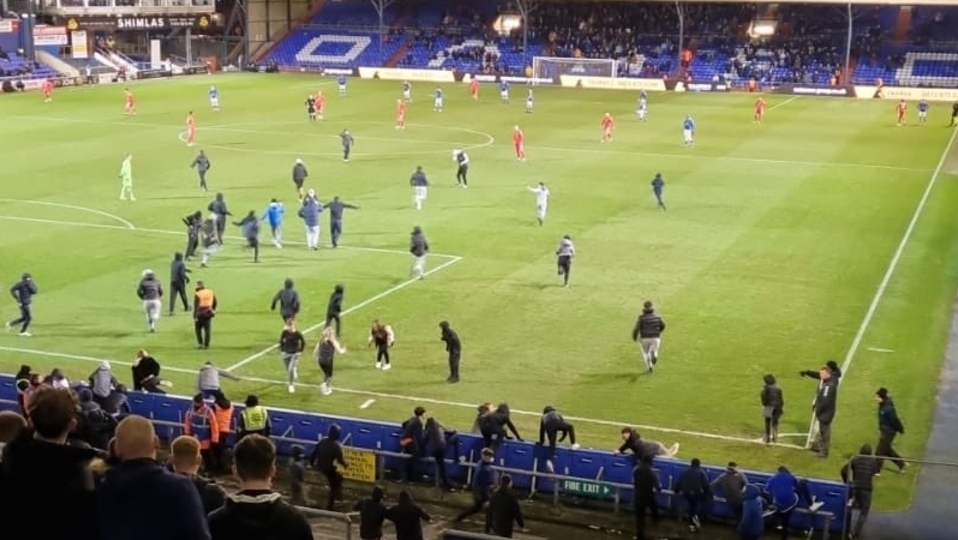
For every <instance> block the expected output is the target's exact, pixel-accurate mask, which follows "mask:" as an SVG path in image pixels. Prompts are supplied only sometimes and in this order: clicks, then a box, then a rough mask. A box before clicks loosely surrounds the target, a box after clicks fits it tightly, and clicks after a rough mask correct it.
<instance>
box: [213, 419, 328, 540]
mask: <svg viewBox="0 0 958 540" xmlns="http://www.w3.org/2000/svg"><path fill="white" fill-rule="evenodd" d="M233 474H235V475H236V478H237V479H238V480H239V481H240V491H239V492H238V493H236V494H235V495H230V496H229V497H227V498H226V504H225V505H224V506H223V507H222V508H220V509H219V510H216V511H214V512H213V513H212V514H210V515H209V523H210V532H211V533H212V540H262V539H263V538H282V539H283V540H312V539H313V530H312V528H311V527H310V525H309V522H308V521H307V520H306V517H305V516H304V515H303V514H301V513H300V512H299V510H296V508H294V507H293V506H290V505H289V504H287V503H285V502H283V497H282V495H281V494H279V493H276V492H274V491H273V478H275V477H276V447H275V446H274V445H273V442H272V441H270V440H269V439H267V438H266V437H261V436H259V435H250V436H248V437H244V438H243V440H241V441H240V442H239V443H237V444H236V448H234V449H233Z"/></svg>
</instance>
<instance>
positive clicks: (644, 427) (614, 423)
mask: <svg viewBox="0 0 958 540" xmlns="http://www.w3.org/2000/svg"><path fill="white" fill-rule="evenodd" d="M0 351H8V352H13V353H18V354H24V355H35V356H46V357H50V358H62V359H66V360H78V361H83V362H93V363H101V362H104V361H107V362H110V363H111V364H115V365H119V366H132V365H133V364H132V362H125V361H120V360H110V359H108V358H94V357H92V356H84V355H78V354H67V353H58V352H51V351H39V350H35V349H24V348H20V347H6V346H0ZM163 369H164V370H166V371H170V372H173V373H186V374H191V375H196V374H197V373H198V372H199V367H197V369H183V368H176V367H168V366H163ZM240 379H241V380H243V381H250V382H257V383H264V384H271V385H276V386H286V381H280V380H274V379H264V378H259V377H243V376H240ZM296 386H298V387H301V388H314V389H319V388H320V385H318V384H310V383H296ZM333 390H334V392H339V393H343V394H351V395H357V396H366V397H369V398H371V399H370V400H367V402H369V401H373V402H375V400H376V398H379V399H395V400H402V401H414V402H416V403H429V404H432V405H447V406H451V407H458V408H467V409H470V410H473V411H474V410H475V409H476V404H475V403H463V402H459V401H446V400H441V399H433V398H425V397H417V396H407V395H402V394H389V393H385V392H369V391H365V390H353V389H349V388H340V387H338V386H337V387H334V389H333ZM179 397H184V396H179ZM370 405H371V404H370ZM270 408H271V409H277V408H276V407H270ZM360 408H362V407H360ZM286 410H289V409H286ZM299 412H314V411H299ZM511 412H513V413H514V414H518V415H521V416H529V417H534V418H539V417H541V416H542V413H541V412H536V411H524V410H520V409H511ZM566 419H567V420H571V421H574V422H580V423H583V424H595V425H600V426H609V427H616V428H621V427H622V426H631V427H635V428H636V429H639V430H643V431H652V432H656V433H669V434H673V435H681V436H685V437H696V438H702V439H712V440H720V441H725V442H734V443H747V444H756V445H758V444H761V445H762V446H777V447H779V448H789V449H794V450H804V448H805V447H804V446H799V445H795V444H787V443H772V444H771V445H766V444H765V442H764V441H762V442H759V440H757V439H750V438H746V437H735V436H732V435H723V434H719V433H707V432H702V431H690V430H684V429H676V428H665V427H660V426H648V425H643V424H633V423H631V422H621V421H611V420H600V419H596V418H585V417H581V416H566ZM790 435H791V434H786V435H780V437H782V436H790Z"/></svg>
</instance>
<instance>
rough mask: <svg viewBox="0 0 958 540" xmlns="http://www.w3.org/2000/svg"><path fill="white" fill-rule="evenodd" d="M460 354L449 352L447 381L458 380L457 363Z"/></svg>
mask: <svg viewBox="0 0 958 540" xmlns="http://www.w3.org/2000/svg"><path fill="white" fill-rule="evenodd" d="M460 356H461V353H460V352H459V351H449V380H450V381H453V382H455V381H458V380H459V361H460Z"/></svg>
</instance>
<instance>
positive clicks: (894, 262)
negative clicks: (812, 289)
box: [805, 130, 958, 448]
mask: <svg viewBox="0 0 958 540" xmlns="http://www.w3.org/2000/svg"><path fill="white" fill-rule="evenodd" d="M956 138H958V130H953V131H952V134H951V137H950V138H949V139H948V143H947V144H945V149H944V150H943V151H942V153H941V158H940V159H939V160H938V165H937V166H936V167H935V170H934V172H932V174H931V178H929V179H928V185H927V186H925V191H924V193H922V195H921V199H919V200H918V206H916V207H915V212H914V213H913V214H912V215H911V220H910V221H909V222H908V227H906V228H905V234H904V235H902V237H901V241H900V242H899V243H898V247H897V248H896V249H895V253H894V254H893V255H892V257H891V260H890V261H889V262H888V268H887V269H886V270H885V275H884V276H882V279H881V281H880V282H879V283H878V289H877V290H876V291H875V296H874V297H872V301H871V304H870V305H869V306H868V310H867V311H866V312H865V318H864V319H862V323H861V325H860V326H859V327H858V331H857V332H856V333H855V338H854V339H853V340H852V344H851V346H850V347H849V348H848V352H847V353H846V354H845V360H844V361H843V362H842V366H841V368H842V377H841V378H839V379H838V384H839V386H841V384H842V382H843V381H845V380H846V379H847V375H848V369H849V368H850V367H851V365H852V361H853V360H854V359H855V355H856V353H858V348H859V347H861V344H862V340H863V339H864V338H865V332H866V331H868V327H869V326H870V325H871V322H872V319H873V318H874V317H875V313H876V312H877V311H878V306H879V305H880V304H881V301H882V298H883V297H884V296H885V291H886V290H888V284H889V283H891V278H892V276H893V275H894V274H895V269H897V268H898V263H899V262H900V261H901V256H902V254H903V253H904V252H905V248H906V247H907V246H908V241H909V240H911V235H912V233H913V232H914V231H915V226H916V225H917V224H918V219H919V218H921V215H922V213H923V212H924V211H925V205H926V204H927V203H928V198H929V197H931V191H932V189H934V188H935V184H937V183H938V177H939V176H941V171H942V170H943V169H944V168H945V163H947V162H948V157H949V154H950V153H951V148H952V146H954V144H955V139H956ZM816 424H817V423H816V421H815V416H814V414H813V415H812V421H811V422H810V424H809V426H808V438H807V439H806V442H805V447H806V448H807V447H810V446H811V444H812V439H813V438H814V436H815V426H816Z"/></svg>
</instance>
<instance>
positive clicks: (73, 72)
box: [36, 48, 80, 77]
mask: <svg viewBox="0 0 958 540" xmlns="http://www.w3.org/2000/svg"><path fill="white" fill-rule="evenodd" d="M36 52H37V61H38V62H40V63H41V64H43V65H45V66H47V67H48V68H50V69H52V70H53V71H56V72H57V73H60V74H61V75H66V76H67V77H79V76H80V70H79V69H77V68H76V67H74V66H71V65H70V64H68V63H66V62H64V61H63V60H61V59H60V58H58V57H57V56H56V55H54V54H50V53H49V52H47V51H44V50H42V49H39V48H38V49H37V50H36Z"/></svg>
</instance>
